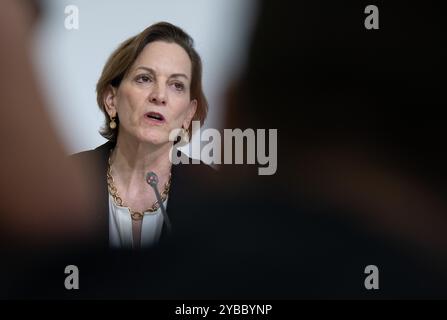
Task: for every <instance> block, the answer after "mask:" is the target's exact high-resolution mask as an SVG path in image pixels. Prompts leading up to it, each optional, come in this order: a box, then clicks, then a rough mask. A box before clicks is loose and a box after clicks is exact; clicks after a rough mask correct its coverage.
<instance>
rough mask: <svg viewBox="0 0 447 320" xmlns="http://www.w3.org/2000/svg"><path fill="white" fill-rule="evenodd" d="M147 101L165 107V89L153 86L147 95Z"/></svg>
mask: <svg viewBox="0 0 447 320" xmlns="http://www.w3.org/2000/svg"><path fill="white" fill-rule="evenodd" d="M149 101H150V102H152V103H154V104H159V105H166V93H165V88H162V87H161V86H160V85H155V86H154V87H153V90H152V92H151V93H150V95H149Z"/></svg>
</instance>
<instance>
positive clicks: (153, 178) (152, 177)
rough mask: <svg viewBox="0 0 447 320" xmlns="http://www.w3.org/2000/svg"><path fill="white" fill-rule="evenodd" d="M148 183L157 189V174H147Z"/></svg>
mask: <svg viewBox="0 0 447 320" xmlns="http://www.w3.org/2000/svg"><path fill="white" fill-rule="evenodd" d="M146 182H147V183H148V184H149V185H150V186H151V187H156V186H157V185H158V176H157V175H156V174H155V172H153V171H151V172H148V173H146Z"/></svg>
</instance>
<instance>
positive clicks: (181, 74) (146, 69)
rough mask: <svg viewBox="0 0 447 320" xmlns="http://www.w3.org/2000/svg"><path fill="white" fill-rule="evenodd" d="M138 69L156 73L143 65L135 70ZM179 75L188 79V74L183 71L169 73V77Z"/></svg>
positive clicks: (177, 76)
mask: <svg viewBox="0 0 447 320" xmlns="http://www.w3.org/2000/svg"><path fill="white" fill-rule="evenodd" d="M138 69H142V70H145V71H148V72H150V73H152V74H156V72H155V70H154V69H152V68H148V67H145V66H139V67H137V68H136V69H135V70H138ZM179 77H183V78H185V79H187V80H188V79H189V78H188V76H187V75H186V74H184V73H173V74H171V75H170V76H169V78H179Z"/></svg>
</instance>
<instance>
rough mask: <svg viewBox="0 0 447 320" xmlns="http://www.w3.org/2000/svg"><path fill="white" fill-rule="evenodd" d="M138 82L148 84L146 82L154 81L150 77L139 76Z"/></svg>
mask: <svg viewBox="0 0 447 320" xmlns="http://www.w3.org/2000/svg"><path fill="white" fill-rule="evenodd" d="M136 80H137V82H139V83H146V82H149V81H151V80H152V79H151V78H150V77H149V76H146V75H141V76H138V77H137V79H136Z"/></svg>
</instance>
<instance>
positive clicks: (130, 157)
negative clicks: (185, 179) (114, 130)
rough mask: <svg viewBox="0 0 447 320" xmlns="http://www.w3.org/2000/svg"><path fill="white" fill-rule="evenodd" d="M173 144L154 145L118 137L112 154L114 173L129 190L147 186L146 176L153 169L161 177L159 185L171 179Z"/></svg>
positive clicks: (115, 177)
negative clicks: (170, 157) (170, 158)
mask: <svg viewBox="0 0 447 320" xmlns="http://www.w3.org/2000/svg"><path fill="white" fill-rule="evenodd" d="M171 147H172V144H170V143H166V144H163V145H159V146H157V145H153V144H149V143H141V142H139V141H136V140H135V139H131V138H129V139H128V138H126V137H118V140H117V143H116V146H115V148H114V150H113V152H112V155H111V159H110V160H111V164H112V173H113V176H114V179H117V180H118V181H119V184H120V185H122V186H123V187H124V188H126V189H127V190H130V189H134V190H135V189H140V188H141V187H143V188H146V187H147V184H146V181H145V176H146V173H147V172H150V171H153V172H155V173H156V174H157V176H158V177H159V183H160V184H159V186H160V185H164V184H165V183H166V182H167V180H168V179H169V175H170V172H171V162H170V160H169V153H170V152H171Z"/></svg>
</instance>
